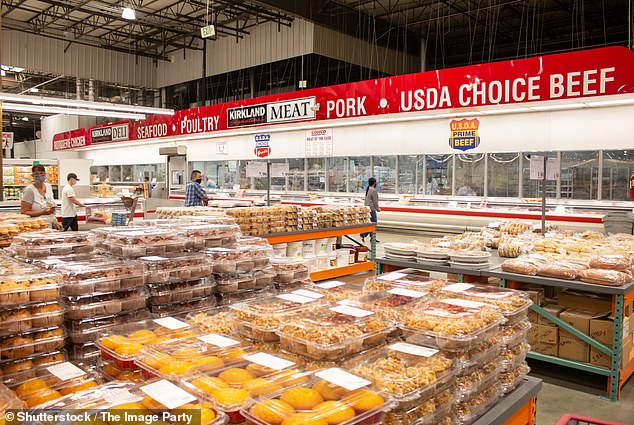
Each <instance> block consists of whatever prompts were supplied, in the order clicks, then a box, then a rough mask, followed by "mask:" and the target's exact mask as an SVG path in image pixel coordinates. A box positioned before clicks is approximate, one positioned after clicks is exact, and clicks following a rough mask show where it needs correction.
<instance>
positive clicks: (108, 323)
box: [66, 308, 149, 344]
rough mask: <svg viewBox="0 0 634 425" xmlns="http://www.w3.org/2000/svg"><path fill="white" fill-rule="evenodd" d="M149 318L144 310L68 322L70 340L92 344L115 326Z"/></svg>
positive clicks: (75, 342)
mask: <svg viewBox="0 0 634 425" xmlns="http://www.w3.org/2000/svg"><path fill="white" fill-rule="evenodd" d="M148 316H149V314H148V312H147V310H146V309H145V308H144V309H142V310H135V311H130V312H126V313H122V314H116V315H112V316H107V317H97V318H89V319H83V320H68V321H67V322H66V328H67V330H68V340H69V341H70V342H71V343H73V344H87V343H92V342H95V341H96V340H97V338H98V337H99V335H100V334H102V333H104V332H105V331H107V330H108V329H110V328H112V327H114V326H118V325H122V324H124V323H132V322H136V321H139V320H145V319H147V318H148Z"/></svg>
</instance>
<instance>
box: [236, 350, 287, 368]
mask: <svg viewBox="0 0 634 425" xmlns="http://www.w3.org/2000/svg"><path fill="white" fill-rule="evenodd" d="M243 357H244V358H245V359H246V360H247V361H250V362H251V363H256V364H259V365H260V366H264V367H268V368H270V369H274V370H283V369H288V368H289V367H291V366H293V365H294V364H295V362H292V361H290V360H285V359H281V358H279V357H275V356H272V355H270V354H267V353H255V354H249V355H247V356H243Z"/></svg>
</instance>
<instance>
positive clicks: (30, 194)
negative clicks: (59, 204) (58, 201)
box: [20, 164, 62, 229]
mask: <svg viewBox="0 0 634 425" xmlns="http://www.w3.org/2000/svg"><path fill="white" fill-rule="evenodd" d="M31 172H32V173H33V184H31V185H29V186H27V187H26V188H25V189H24V192H23V193H22V202H21V203H20V212H21V213H22V214H26V215H28V216H29V217H42V218H43V219H45V220H46V221H47V222H48V223H49V226H51V227H52V228H54V229H61V228H62V226H61V225H60V224H59V222H58V221H57V217H56V216H55V200H54V199H53V188H52V187H51V185H50V184H48V183H46V168H44V166H43V165H42V164H35V165H34V166H33V168H31Z"/></svg>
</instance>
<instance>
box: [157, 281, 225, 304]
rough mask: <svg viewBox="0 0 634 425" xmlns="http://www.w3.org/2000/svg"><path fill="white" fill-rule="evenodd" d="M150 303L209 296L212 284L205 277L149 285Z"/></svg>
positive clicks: (212, 291) (212, 290) (212, 289)
mask: <svg viewBox="0 0 634 425" xmlns="http://www.w3.org/2000/svg"><path fill="white" fill-rule="evenodd" d="M149 292H150V293H149V297H148V299H147V301H148V304H150V305H160V304H171V303H178V302H183V301H187V300H192V299H196V298H201V297H210V296H212V295H213V293H214V285H212V284H211V283H210V282H209V281H208V280H207V279H198V280H194V281H189V282H181V283H172V284H169V285H160V286H157V287H149Z"/></svg>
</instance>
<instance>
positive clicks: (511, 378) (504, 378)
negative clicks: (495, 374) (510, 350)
mask: <svg viewBox="0 0 634 425" xmlns="http://www.w3.org/2000/svg"><path fill="white" fill-rule="evenodd" d="M530 371H531V368H530V367H528V365H527V364H526V362H523V363H520V364H519V365H518V366H517V367H516V368H515V369H512V370H509V371H508V372H503V373H500V377H499V378H498V379H499V383H498V385H499V386H500V389H501V390H502V394H503V395H506V394H509V393H510V392H512V391H513V390H514V389H515V388H517V387H518V386H519V384H521V383H522V381H523V380H524V378H525V377H526V375H528V373H529V372H530Z"/></svg>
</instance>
